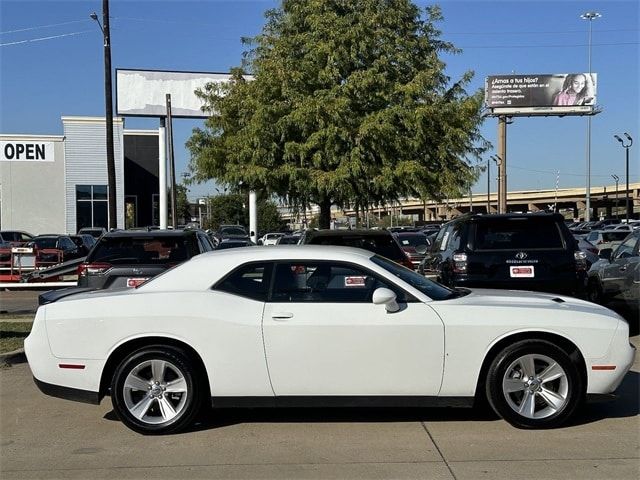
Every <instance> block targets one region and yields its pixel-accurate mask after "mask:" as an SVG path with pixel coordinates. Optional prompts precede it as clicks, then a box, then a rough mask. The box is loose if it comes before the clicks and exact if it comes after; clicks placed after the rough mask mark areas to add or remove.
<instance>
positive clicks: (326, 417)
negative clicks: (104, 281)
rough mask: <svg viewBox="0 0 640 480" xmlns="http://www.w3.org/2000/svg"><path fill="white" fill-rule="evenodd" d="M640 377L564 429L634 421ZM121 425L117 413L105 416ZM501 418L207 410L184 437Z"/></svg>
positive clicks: (449, 411)
mask: <svg viewBox="0 0 640 480" xmlns="http://www.w3.org/2000/svg"><path fill="white" fill-rule="evenodd" d="M639 390H640V374H639V373H637V372H629V373H628V374H627V375H626V377H625V379H624V381H623V382H622V384H621V385H620V387H619V388H618V391H617V397H616V398H615V399H612V400H607V401H595V402H594V401H591V402H588V403H587V404H586V405H584V406H583V407H582V408H581V409H580V411H578V412H577V413H576V415H575V416H574V417H573V419H572V420H571V421H570V422H569V423H568V424H567V425H566V426H565V427H573V426H579V425H586V424H590V423H594V422H598V421H601V420H604V419H606V418H632V417H637V416H638V414H639V413H640V405H639V403H640V402H639V400H638V398H639ZM104 418H105V419H107V420H113V421H118V417H117V415H116V414H115V412H113V410H112V411H110V412H108V413H107V414H105V415H104ZM495 420H499V418H498V417H497V416H496V415H495V414H494V413H493V412H492V411H491V410H490V409H489V407H474V408H251V409H230V408H220V409H205V411H204V412H203V414H202V415H201V417H200V419H199V420H198V421H197V422H196V423H194V424H193V425H192V426H191V427H189V428H188V429H187V430H185V431H183V433H188V432H198V431H204V430H213V429H218V428H224V427H229V426H232V425H239V424H243V423H282V424H286V423H385V422H473V421H475V422H490V421H495Z"/></svg>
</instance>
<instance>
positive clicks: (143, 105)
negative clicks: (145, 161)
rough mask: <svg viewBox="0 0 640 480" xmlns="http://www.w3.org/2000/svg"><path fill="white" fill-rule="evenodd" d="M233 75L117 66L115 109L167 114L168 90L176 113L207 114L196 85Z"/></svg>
mask: <svg viewBox="0 0 640 480" xmlns="http://www.w3.org/2000/svg"><path fill="white" fill-rule="evenodd" d="M230 78H231V75H230V74H228V73H213V72H174V71H159V70H124V69H116V112H117V114H118V115H122V116H140V117H164V116H166V115H167V106H166V95H167V93H169V94H171V115H172V116H173V117H179V118H206V117H207V116H208V115H206V114H205V113H204V112H203V111H202V106H203V105H204V102H203V101H202V100H201V99H200V98H198V97H197V96H196V94H195V91H196V89H203V88H204V86H205V85H206V84H207V83H211V82H214V83H216V82H228V81H229V79H230ZM246 78H247V79H249V80H250V79H252V78H253V77H252V76H250V75H247V77H246Z"/></svg>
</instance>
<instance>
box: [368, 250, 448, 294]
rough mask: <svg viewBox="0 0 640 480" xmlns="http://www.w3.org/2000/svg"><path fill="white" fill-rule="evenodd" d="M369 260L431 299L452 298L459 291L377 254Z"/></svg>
mask: <svg viewBox="0 0 640 480" xmlns="http://www.w3.org/2000/svg"><path fill="white" fill-rule="evenodd" d="M371 261H372V262H373V263H375V264H376V265H379V266H381V267H382V268H384V269H385V270H386V271H387V272H389V273H392V274H393V275H395V276H396V277H398V278H399V279H400V280H402V281H404V282H406V283H408V284H409V285H411V286H412V287H413V288H415V289H417V290H420V291H421V292H422V293H424V294H425V295H427V296H428V297H429V298H431V299H433V300H447V299H449V298H454V297H457V296H459V293H458V292H456V291H454V290H451V289H449V288H447V287H445V286H444V285H440V284H439V283H437V282H434V281H433V280H429V279H428V278H426V277H423V276H422V275H420V274H419V273H416V272H414V271H413V270H409V269H408V268H406V267H403V266H401V265H398V264H397V263H395V262H392V261H391V260H388V259H386V258H384V257H380V256H378V255H374V256H373V257H371Z"/></svg>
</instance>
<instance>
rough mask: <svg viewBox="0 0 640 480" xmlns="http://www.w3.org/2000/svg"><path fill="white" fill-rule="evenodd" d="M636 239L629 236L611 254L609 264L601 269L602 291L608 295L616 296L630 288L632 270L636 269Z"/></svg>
mask: <svg viewBox="0 0 640 480" xmlns="http://www.w3.org/2000/svg"><path fill="white" fill-rule="evenodd" d="M637 241H638V238H637V237H635V236H633V235H631V236H629V238H627V239H626V240H625V241H624V242H622V243H621V244H620V246H618V248H617V249H616V250H615V251H614V252H613V256H612V258H611V262H610V263H609V264H608V265H605V266H604V267H603V271H602V290H603V292H604V293H606V294H609V295H618V294H620V293H623V292H624V291H625V290H627V289H629V288H631V286H632V284H633V275H634V270H635V269H636V268H637V263H638V251H637V248H636V243H637Z"/></svg>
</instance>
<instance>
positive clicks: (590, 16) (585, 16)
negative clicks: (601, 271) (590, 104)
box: [580, 12, 602, 222]
mask: <svg viewBox="0 0 640 480" xmlns="http://www.w3.org/2000/svg"><path fill="white" fill-rule="evenodd" d="M601 16H602V15H601V14H599V13H598V12H586V13H583V14H582V15H580V18H581V19H583V20H589V77H591V34H592V23H593V20H595V19H596V18H600V17H601ZM585 88H586V87H585ZM584 219H585V221H587V222H588V221H589V220H591V115H589V116H588V117H587V201H586V212H585V214H584Z"/></svg>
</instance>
